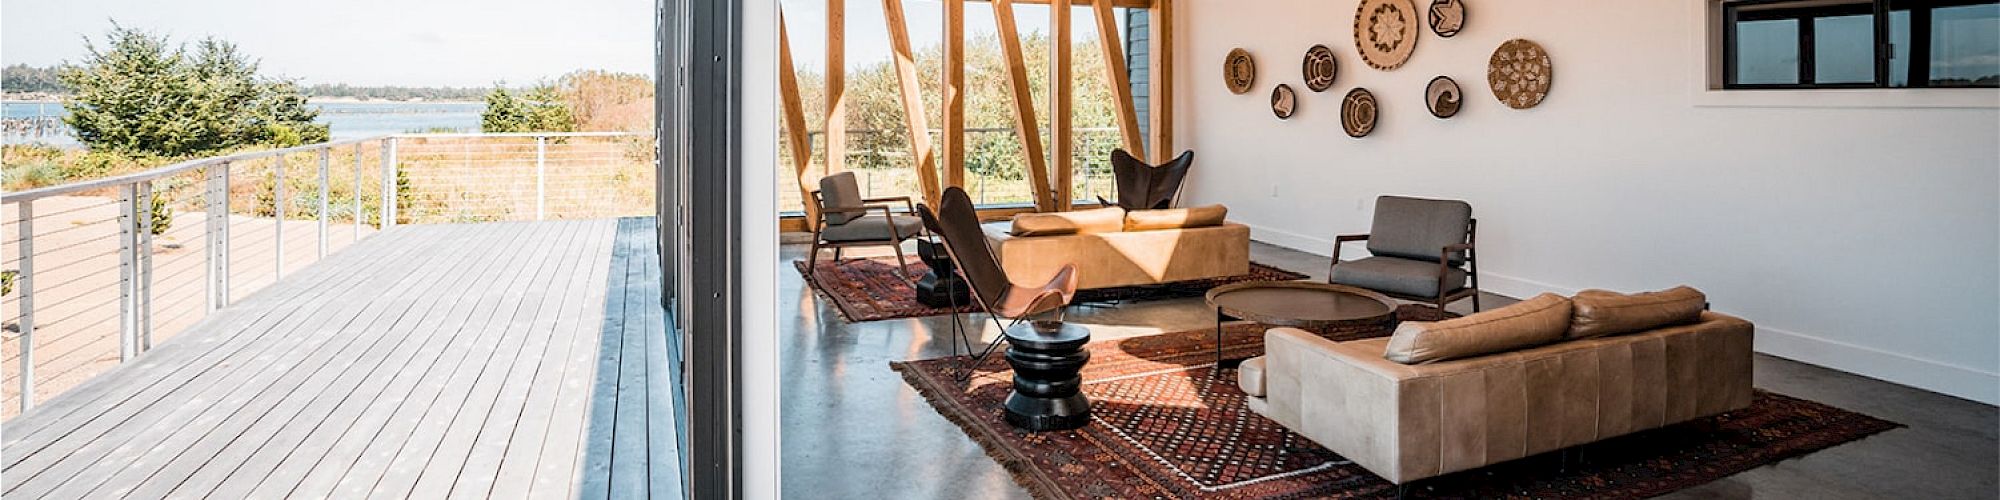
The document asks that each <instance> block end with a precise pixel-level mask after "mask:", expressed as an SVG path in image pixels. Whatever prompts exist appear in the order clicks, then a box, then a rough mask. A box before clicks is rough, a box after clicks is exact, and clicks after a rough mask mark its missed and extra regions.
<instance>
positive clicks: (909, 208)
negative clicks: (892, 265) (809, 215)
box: [806, 189, 923, 277]
mask: <svg viewBox="0 0 2000 500" xmlns="http://www.w3.org/2000/svg"><path fill="white" fill-rule="evenodd" d="M896 201H900V202H903V210H904V212H903V213H905V214H908V215H909V216H911V217H915V216H916V215H917V205H916V202H914V201H911V200H910V197H908V196H889V197H882V198H863V199H862V200H861V203H862V205H861V206H858V207H829V206H826V201H825V200H823V199H821V198H820V194H819V190H817V189H815V190H813V191H812V202H813V205H815V206H818V207H819V218H818V219H815V220H813V224H812V235H813V243H812V250H810V253H808V254H807V255H806V269H809V270H816V269H819V267H818V266H819V252H820V250H821V249H826V248H832V249H833V261H834V262H835V263H839V262H840V258H841V255H840V254H841V250H842V249H844V248H847V247H875V246H888V247H890V248H893V249H895V250H896V264H897V266H898V267H900V268H901V269H902V270H903V275H904V277H908V276H909V274H910V261H909V259H908V258H906V257H905V256H904V255H903V241H904V240H908V239H910V238H915V237H918V236H922V235H923V231H922V230H919V231H918V232H917V233H914V234H910V235H907V236H906V235H903V234H902V233H901V232H899V231H897V230H896V224H895V223H894V220H895V216H896V212H895V210H893V209H892V208H891V207H890V206H889V205H886V204H885V203H889V202H896ZM873 211H879V212H881V214H882V217H884V218H885V219H888V220H889V221H891V222H890V223H889V224H888V226H889V239H886V240H859V241H826V239H825V238H822V237H821V236H820V233H821V232H822V231H825V230H826V226H828V225H832V222H831V221H829V220H827V217H828V216H829V215H831V214H853V215H854V216H855V217H856V218H859V217H864V216H867V215H868V213H869V212H873Z"/></svg>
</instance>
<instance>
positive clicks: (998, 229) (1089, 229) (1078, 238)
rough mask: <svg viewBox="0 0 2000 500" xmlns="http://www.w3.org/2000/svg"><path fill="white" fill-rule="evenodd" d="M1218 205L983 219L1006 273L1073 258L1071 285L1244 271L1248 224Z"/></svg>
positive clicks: (1036, 273) (1047, 271) (1034, 274)
mask: <svg viewBox="0 0 2000 500" xmlns="http://www.w3.org/2000/svg"><path fill="white" fill-rule="evenodd" d="M1225 214H1226V210H1225V209H1222V208H1221V206H1219V205H1217V206H1211V207H1196V208H1191V209H1175V210H1136V211H1132V212H1130V213H1126V212H1125V211H1124V210H1123V209H1120V208H1116V207H1111V208H1101V209H1093V210H1084V211H1078V212H1066V213H1059V214H1023V215H1022V216H1018V217H1016V218H1015V220H1014V221H1012V222H997V223H991V224H986V225H985V226H984V229H985V231H986V239H987V243H988V244H990V245H991V246H992V248H993V252H994V254H995V255H997V256H998V257H999V258H1000V266H1001V267H1003V268H1006V270H1007V275H1008V276H1010V277H1015V278H1018V279H1022V280H1030V281H1032V280H1037V279H1047V277H1048V276H1051V275H1053V274H1054V273H1055V272H1056V271H1057V270H1058V269H1061V268H1062V267H1063V266H1064V265H1066V264H1075V265H1076V274H1077V287H1078V288H1106V287H1117V286H1131V285H1152V284H1160V283H1170V282H1175V281H1186V280H1193V279H1202V278H1215V277H1223V276H1239V275H1243V274H1248V273H1249V272H1250V228H1249V227H1248V226H1244V225H1242V224H1237V223H1233V222H1227V221H1226V220H1224V217H1223V216H1224V215H1225Z"/></svg>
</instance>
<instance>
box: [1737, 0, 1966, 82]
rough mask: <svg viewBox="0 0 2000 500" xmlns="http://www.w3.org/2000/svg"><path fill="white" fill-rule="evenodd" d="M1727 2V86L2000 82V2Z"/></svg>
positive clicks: (1824, 0)
mask: <svg viewBox="0 0 2000 500" xmlns="http://www.w3.org/2000/svg"><path fill="white" fill-rule="evenodd" d="M1722 7H1723V8H1722V16H1723V19H1722V25H1723V37H1722V42H1723V50H1722V54H1723V88H1725V89H1815V88H1887V87H1931V88H1938V87H1985V88H1992V87H2000V0H1872V1H1871V0H1743V1H1733V2H1727V3H1724V4H1723V6H1722Z"/></svg>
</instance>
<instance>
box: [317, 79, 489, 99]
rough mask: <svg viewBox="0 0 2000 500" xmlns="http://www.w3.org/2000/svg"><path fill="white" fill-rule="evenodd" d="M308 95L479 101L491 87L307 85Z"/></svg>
mask: <svg viewBox="0 0 2000 500" xmlns="http://www.w3.org/2000/svg"><path fill="white" fill-rule="evenodd" d="M305 90H306V95H310V96H313V97H352V98H356V99H385V100H391V101H407V100H410V99H423V100H426V101H477V100H480V99H485V98H486V93H487V92H489V91H492V90H493V89H492V88H490V87H396V86H388V87H357V86H353V85H348V84H345V83H331V84H328V83H322V84H318V85H307V86H306V88H305Z"/></svg>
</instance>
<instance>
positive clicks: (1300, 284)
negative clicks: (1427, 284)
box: [1208, 281, 1396, 373]
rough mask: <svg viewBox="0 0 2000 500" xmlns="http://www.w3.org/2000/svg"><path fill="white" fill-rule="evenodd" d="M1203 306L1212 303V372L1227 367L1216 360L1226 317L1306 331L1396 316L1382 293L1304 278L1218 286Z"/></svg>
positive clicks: (1389, 319)
mask: <svg viewBox="0 0 2000 500" xmlns="http://www.w3.org/2000/svg"><path fill="white" fill-rule="evenodd" d="M1208 305H1209V307H1213V308H1215V364H1216V367H1217V368H1218V369H1217V370H1216V373H1220V372H1221V370H1220V368H1229V367H1233V364H1230V363H1226V362H1224V361H1223V360H1222V322H1223V321H1224V320H1227V319H1228V318H1237V319H1242V320H1248V321H1255V322H1257V323H1259V324H1264V325H1270V326H1288V327H1294V328H1302V329H1307V330H1314V329H1321V328H1331V327H1339V326H1357V325H1368V324H1381V323H1392V322H1394V321H1395V320H1396V301H1395V300H1394V299H1390V298H1389V297H1388V296H1386V295H1382V294H1379V293H1375V292H1371V291H1368V290H1363V289H1360V288H1355V287H1351V286H1344V285H1334V284H1329V283H1314V282H1309V281H1251V282H1244V283H1235V284H1229V285H1223V286H1219V287H1215V288H1214V289H1212V290H1209V291H1208ZM1239 362H1240V360H1239Z"/></svg>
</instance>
